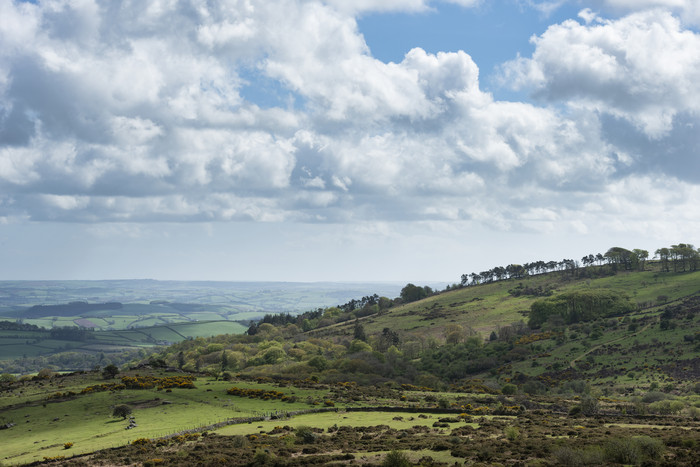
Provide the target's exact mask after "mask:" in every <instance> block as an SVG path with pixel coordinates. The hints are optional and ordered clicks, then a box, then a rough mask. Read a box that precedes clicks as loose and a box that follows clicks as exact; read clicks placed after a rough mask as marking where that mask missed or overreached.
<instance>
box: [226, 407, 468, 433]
mask: <svg viewBox="0 0 700 467" xmlns="http://www.w3.org/2000/svg"><path fill="white" fill-rule="evenodd" d="M441 417H442V416H440V415H436V414H418V413H413V412H325V413H315V414H305V415H297V416H296V417H293V418H290V419H285V420H271V421H263V422H254V423H252V424H247V423H246V424H241V425H229V426H227V427H224V428H220V429H218V430H216V433H218V434H220V435H226V436H233V435H247V434H250V433H258V432H260V431H270V430H272V429H273V428H274V427H276V426H279V425H287V426H291V427H293V428H296V427H298V426H310V427H312V428H322V429H323V430H328V428H330V427H332V426H334V425H336V426H351V427H363V426H377V425H386V426H388V427H389V428H391V429H394V430H405V429H408V428H412V427H414V426H425V427H432V426H433V423H435V422H436V421H437V420H438V419H439V418H441ZM453 426H454V427H458V426H471V427H472V428H474V429H476V428H479V424H478V423H464V422H459V423H455V424H453Z"/></svg>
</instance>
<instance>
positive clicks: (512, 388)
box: [501, 383, 518, 396]
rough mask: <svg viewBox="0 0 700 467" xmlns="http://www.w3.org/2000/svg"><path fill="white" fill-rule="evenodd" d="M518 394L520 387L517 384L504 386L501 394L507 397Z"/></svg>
mask: <svg viewBox="0 0 700 467" xmlns="http://www.w3.org/2000/svg"><path fill="white" fill-rule="evenodd" d="M516 392H518V387H517V386H516V385H515V384H510V383H508V384H504V385H503V387H502V388H501V393H503V394H505V395H506V396H512V395H513V394H515V393H516Z"/></svg>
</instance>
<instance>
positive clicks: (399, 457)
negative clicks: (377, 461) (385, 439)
mask: <svg viewBox="0 0 700 467" xmlns="http://www.w3.org/2000/svg"><path fill="white" fill-rule="evenodd" d="M381 465H382V466H383V467H410V466H411V465H412V464H411V461H410V459H409V458H408V456H407V455H406V453H404V452H401V451H391V452H389V453H388V454H387V455H386V457H384V461H382V464H381Z"/></svg>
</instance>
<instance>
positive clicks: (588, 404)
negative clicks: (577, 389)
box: [581, 394, 599, 417]
mask: <svg viewBox="0 0 700 467" xmlns="http://www.w3.org/2000/svg"><path fill="white" fill-rule="evenodd" d="M598 407H599V404H598V399H597V398H595V397H593V396H591V395H588V394H586V395H584V396H583V397H581V413H582V414H583V415H585V416H586V417H593V416H595V415H597V414H598Z"/></svg>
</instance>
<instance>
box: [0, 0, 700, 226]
mask: <svg viewBox="0 0 700 467" xmlns="http://www.w3.org/2000/svg"><path fill="white" fill-rule="evenodd" d="M451 3H456V4H459V5H462V6H465V7H474V6H478V5H479V4H480V2H479V1H472V0H452V1H451ZM437 4H438V3H435V2H428V1H427V0H405V1H401V0H395V1H391V2H385V1H382V2H379V1H373V0H364V1H360V2H339V1H333V0H326V1H316V0H303V1H302V0H296V1H295V0H279V1H276V2H250V1H248V0H232V1H229V2H215V3H213V4H208V3H203V2H198V1H194V0H193V1H190V2H174V1H166V0H162V1H156V2H147V3H146V2H136V1H127V2H121V3H106V4H105V3H102V2H95V1H90V0H85V1H82V2H70V1H67V0H66V1H55V2H50V3H39V4H31V3H20V2H11V1H4V2H0V43H2V44H3V47H2V48H0V190H1V191H0V193H2V196H1V197H0V218H2V219H10V218H18V219H24V218H31V219H34V220H39V221H55V220H59V221H77V222H87V223H100V222H119V223H128V222H146V221H178V222H180V221H192V222H212V221H234V220H252V221H287V220H294V221H302V222H353V221H358V220H360V221H373V222H374V221H381V220H392V221H416V220H433V221H435V222H440V221H476V222H479V223H483V224H486V225H490V226H494V227H496V228H504V229H511V228H518V227H526V228H532V229H535V230H537V229H543V230H547V229H548V228H551V226H552V225H553V224H554V223H557V222H570V223H571V225H572V226H573V227H572V228H576V229H577V230H578V231H581V229H583V228H585V225H582V224H581V222H583V220H582V219H589V218H588V217H586V216H578V215H577V213H580V212H586V209H588V207H589V206H591V199H595V200H596V202H595V203H594V204H595V205H597V206H602V204H603V203H604V202H605V201H606V199H607V197H610V196H611V195H614V196H615V197H616V198H619V197H620V196H622V195H621V194H620V193H619V192H611V191H610V188H609V187H610V185H611V184H613V186H626V185H624V184H625V183H627V181H628V180H630V179H631V178H630V177H639V176H640V175H639V173H638V172H639V171H640V170H641V169H644V172H645V173H647V174H648V173H651V172H653V171H654V170H658V168H659V167H661V168H662V172H663V171H665V172H666V173H670V172H668V165H667V164H664V163H662V162H658V161H657V162H653V159H652V157H653V156H652V155H651V154H647V153H645V152H644V151H642V150H641V149H639V147H637V146H635V145H634V143H635V142H636V141H640V135H641V137H644V141H649V140H651V141H657V142H659V144H661V142H664V141H667V138H674V137H676V136H677V135H679V134H683V135H684V137H685V138H686V140H687V141H686V144H690V145H692V144H697V138H696V139H693V136H692V135H693V133H692V132H691V131H690V130H688V131H685V132H683V131H682V130H681V129H679V127H678V125H677V124H678V122H681V121H682V122H684V124H685V125H686V127H688V128H689V127H692V126H693V125H696V124H697V121H698V120H697V119H698V117H697V115H698V110H699V109H698V108H697V103H698V102H700V99H698V97H700V96H697V95H696V94H697V91H698V90H697V86H695V85H694V83H696V82H699V81H700V76H699V75H698V73H699V72H698V69H699V66H698V63H700V60H699V59H698V52H697V51H698V50H700V45H699V44H698V36H697V34H695V33H693V32H691V31H688V30H687V29H684V28H683V26H682V24H681V22H680V21H679V20H678V19H677V17H675V16H673V15H672V14H670V13H667V12H664V11H657V12H655V13H653V14H652V13H637V14H634V15H630V16H627V17H624V18H621V19H619V20H607V19H604V18H602V17H600V16H598V15H596V14H595V13H593V12H590V11H588V12H587V13H586V14H584V18H585V19H586V20H585V24H581V23H579V22H577V21H568V22H565V23H562V24H559V25H554V26H552V27H550V28H549V29H548V30H547V32H546V33H544V34H543V35H542V36H540V37H537V38H535V39H534V42H535V47H536V51H535V53H534V55H533V56H532V57H529V58H520V59H519V60H517V61H514V62H511V63H510V64H508V65H507V67H506V68H505V70H506V74H505V79H507V80H508V81H509V82H510V83H514V85H516V86H520V87H522V88H527V89H532V90H534V92H535V94H536V95H537V96H538V97H539V98H540V99H541V100H542V101H543V102H544V103H545V105H535V104H532V103H526V102H504V101H498V100H496V99H494V97H493V96H492V95H491V94H490V93H488V92H485V91H484V90H482V88H481V87H480V81H479V68H478V66H477V64H476V63H474V61H473V60H472V58H471V57H470V55H469V54H468V53H467V52H464V51H459V52H450V53H446V52H439V53H434V54H433V53H428V52H426V51H424V50H422V49H420V48H416V49H413V50H411V51H409V52H408V53H407V54H406V55H405V57H404V58H403V60H401V61H400V62H397V63H383V62H381V61H379V60H376V59H375V58H374V57H372V55H371V53H370V51H369V48H368V47H367V45H366V43H365V42H364V39H363V37H362V35H361V34H360V32H359V31H358V27H357V22H356V16H357V15H360V14H362V13H364V12H372V11H388V10H392V11H421V10H424V9H426V8H431V7H434V6H435V5H437ZM657 6H658V5H657ZM562 44H565V45H566V48H567V53H561V48H562ZM250 70H254V73H252V74H251V73H249V71H250ZM256 75H257V76H262V77H264V78H265V79H268V80H271V81H272V82H274V83H276V85H279V86H280V88H281V89H284V91H285V92H288V93H289V94H290V96H291V97H292V98H291V99H290V102H289V103H287V104H286V105H284V106H282V105H279V106H272V107H269V106H268V108H262V106H260V105H258V103H256V100H255V98H254V97H245V96H246V94H245V92H243V90H244V88H249V87H253V88H255V86H256V83H255V80H254V78H251V76H256ZM614 125H617V126H618V127H620V128H622V129H624V130H625V131H626V133H625V132H612V131H611V128H613V126H614ZM684 128H685V127H684ZM613 133H614V134H613ZM615 135H617V136H615ZM620 135H623V136H620ZM624 135H626V136H624ZM665 138H666V139H665ZM684 147H687V146H684ZM674 154H675V155H674V156H673V157H677V158H678V160H681V159H682V156H681V155H680V154H681V150H678V151H677V152H676V153H674ZM672 175H673V176H674V177H678V178H681V179H683V180H684V182H685V183H689V184H692V182H693V180H692V179H690V178H688V177H685V178H683V177H682V174H680V173H678V174H672ZM645 176H648V175H645ZM615 184H616V185H615ZM689 186H691V185H689ZM630 199H631V198H630ZM598 201H600V202H598ZM630 202H632V201H630ZM621 205H622V204H621ZM625 207H628V206H625ZM608 208H610V209H613V208H615V207H614V206H612V207H611V206H608V205H606V206H605V209H608Z"/></svg>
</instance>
